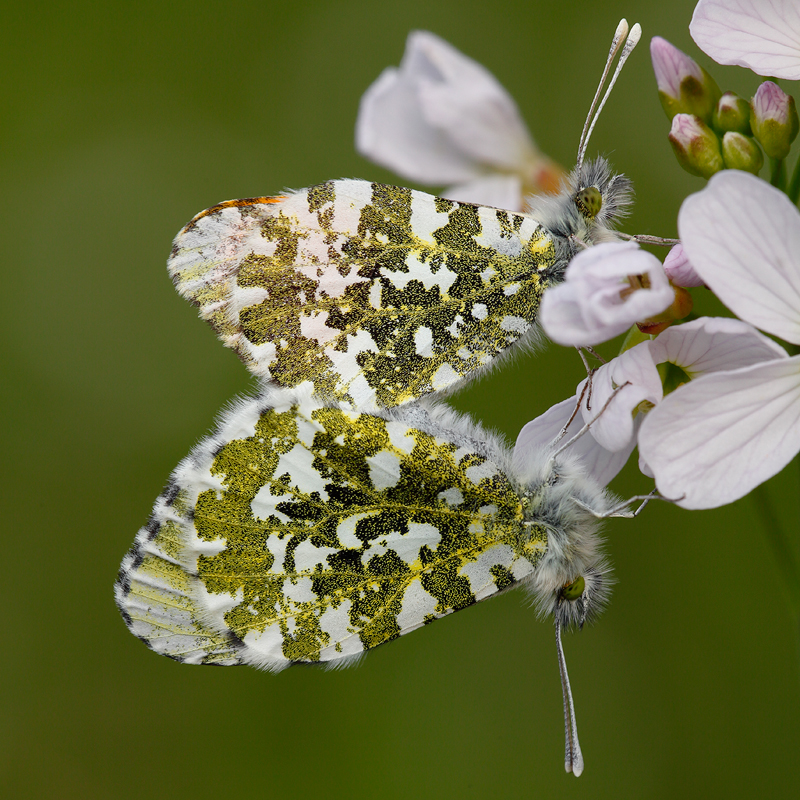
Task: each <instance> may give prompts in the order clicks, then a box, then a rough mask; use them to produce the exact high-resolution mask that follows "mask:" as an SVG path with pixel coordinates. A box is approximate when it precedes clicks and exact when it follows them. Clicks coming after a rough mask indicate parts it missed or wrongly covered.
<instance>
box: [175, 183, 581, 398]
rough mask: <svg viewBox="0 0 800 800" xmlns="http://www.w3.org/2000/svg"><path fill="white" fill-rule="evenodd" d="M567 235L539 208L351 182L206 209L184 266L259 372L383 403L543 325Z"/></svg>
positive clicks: (468, 367) (187, 236)
mask: <svg viewBox="0 0 800 800" xmlns="http://www.w3.org/2000/svg"><path fill="white" fill-rule="evenodd" d="M566 247H567V244H566V243H565V242H564V241H563V240H561V239H560V238H558V237H554V236H553V235H552V234H551V233H549V232H548V231H547V230H546V229H545V228H543V227H542V226H541V225H540V224H539V223H537V222H536V221H535V220H534V219H533V218H532V217H530V216H526V215H521V214H513V213H511V212H507V211H501V210H499V209H494V208H487V207H482V206H474V205H470V204H465V203H455V202H453V201H450V200H443V199H442V198H437V197H433V196H431V195H428V194H424V193H422V192H416V191H412V190H410V189H401V188H398V187H394V186H384V185H381V184H375V183H368V182H366V181H355V180H340V181H331V182H328V183H325V184H322V185H320V186H315V187H312V188H310V189H304V190H301V191H298V192H293V193H291V194H288V195H287V196H285V197H276V198H255V199H251V200H236V201H231V202H228V203H222V204H221V205H218V206H214V207H213V208H210V209H208V210H207V211H204V212H203V213H201V214H199V215H198V216H197V217H195V219H194V220H192V221H191V222H190V223H189V224H188V225H187V226H186V228H184V230H183V231H181V233H180V234H178V236H177V238H176V240H175V244H174V247H173V251H172V255H171V257H170V259H169V271H170V274H171V276H172V278H173V280H174V281H175V284H176V287H177V289H178V291H179V292H180V293H181V295H183V296H184V297H185V298H187V299H188V300H189V301H190V302H192V303H194V304H195V305H197V306H199V308H200V314H201V316H202V317H204V318H205V319H207V320H208V321H209V322H210V323H211V325H212V327H213V328H214V329H215V330H216V332H217V333H218V335H219V336H220V338H221V339H222V341H223V342H224V343H225V344H226V345H227V346H228V347H231V348H233V349H234V350H235V351H236V352H237V353H238V354H239V356H240V357H241V358H242V360H243V361H244V362H245V364H246V365H247V366H248V368H249V369H250V370H252V371H253V372H254V373H255V374H257V375H259V376H261V377H264V378H267V379H269V380H271V381H273V382H274V384H276V385H278V386H282V387H295V386H298V385H300V384H302V383H304V382H306V381H308V382H310V384H311V385H312V386H313V388H314V390H315V391H316V392H317V393H318V394H319V395H320V396H322V397H327V398H329V399H334V400H336V401H338V402H340V403H346V404H349V405H351V407H355V408H359V409H360V410H375V409H378V408H391V407H394V406H398V405H401V404H403V403H406V402H408V401H411V400H415V399H417V398H419V397H421V396H423V395H425V394H428V393H431V392H446V391H448V390H452V389H453V388H455V387H456V386H457V385H458V384H459V383H461V382H463V381H465V380H468V379H469V378H471V377H473V376H474V375H475V374H476V372H478V371H480V370H482V369H484V368H486V367H488V366H490V365H492V364H493V362H495V360H496V359H497V358H498V357H499V356H501V355H502V354H503V353H505V352H507V350H508V348H509V346H510V345H513V344H515V343H517V342H519V341H520V340H525V339H530V338H531V337H532V336H534V335H535V331H536V328H535V320H536V314H537V310H538V307H539V301H540V298H541V295H542V292H543V291H544V289H545V288H546V287H547V286H548V285H550V284H551V283H553V282H556V281H558V280H560V279H561V273H562V272H563V269H564V266H565V264H566V262H567V260H568V259H567V257H566V256H565V252H564V250H565V248H566Z"/></svg>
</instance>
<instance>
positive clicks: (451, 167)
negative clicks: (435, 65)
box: [356, 31, 480, 184]
mask: <svg viewBox="0 0 800 800" xmlns="http://www.w3.org/2000/svg"><path fill="white" fill-rule="evenodd" d="M420 37H422V39H423V41H428V37H430V38H432V39H436V37H434V36H433V34H424V33H423V32H422V31H417V32H415V33H412V34H410V35H409V37H408V43H407V49H406V53H405V55H404V56H403V62H402V64H401V66H400V69H395V68H394V67H390V68H388V69H385V70H384V71H383V72H382V73H381V75H380V76H379V77H378V79H377V80H376V81H375V83H373V84H372V85H371V86H370V87H369V88H368V89H367V91H366V92H365V93H364V96H363V97H362V98H361V104H360V106H359V109H358V119H357V120H356V149H357V150H358V151H359V153H361V155H363V156H365V157H366V158H369V159H370V160H371V161H374V162H375V163H376V164H380V165H381V166H384V167H388V168H389V169H391V170H394V171H395V172H396V173H397V174H398V175H402V176H403V177H405V178H408V179H410V180H412V181H416V182H418V183H424V184H447V183H459V182H461V181H468V180H471V179H473V178H476V177H478V175H479V174H480V171H479V169H478V165H476V164H475V162H474V160H473V159H472V158H471V157H470V156H468V155H465V154H464V153H462V152H461V151H460V150H458V149H457V148H454V147H453V143H452V141H451V139H450V137H449V135H448V133H447V132H446V131H442V130H440V129H438V128H436V127H434V126H432V125H431V124H430V123H429V122H428V120H427V119H426V118H425V115H424V113H423V109H422V105H421V103H420V98H419V85H418V75H417V73H416V70H415V69H412V67H413V66H415V65H418V64H419V61H420V59H419V58H417V54H416V48H417V45H418V44H419V42H420ZM442 44H443V45H445V46H448V47H449V45H446V43H444V42H442ZM409 62H410V64H409ZM419 68H420V69H421V68H422V65H420V66H419Z"/></svg>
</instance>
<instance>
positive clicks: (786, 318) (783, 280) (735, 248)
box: [678, 170, 800, 343]
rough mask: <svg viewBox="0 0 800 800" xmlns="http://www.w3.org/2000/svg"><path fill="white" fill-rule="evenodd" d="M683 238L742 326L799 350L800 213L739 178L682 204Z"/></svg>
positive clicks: (713, 184)
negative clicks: (775, 337)
mask: <svg viewBox="0 0 800 800" xmlns="http://www.w3.org/2000/svg"><path fill="white" fill-rule="evenodd" d="M678 231H679V233H680V238H681V241H682V243H683V247H684V250H685V251H686V254H687V256H688V257H689V260H690V261H691V263H692V266H693V267H694V269H695V271H696V272H697V274H698V275H699V276H700V277H701V278H702V279H703V282H704V283H705V284H706V285H707V286H709V287H710V288H711V289H712V290H713V291H714V293H715V294H716V295H717V296H718V297H719V299H720V300H722V302H723V303H725V305H726V306H728V308H730V309H731V311H733V312H734V313H735V314H737V315H738V316H739V317H741V318H742V319H743V320H745V321H747V322H749V323H751V324H753V325H755V326H757V327H758V328H761V329H762V330H764V331H766V332H767V333H772V334H774V335H776V336H780V337H781V338H783V339H786V340H787V341H790V342H794V343H800V213H798V211H797V209H796V208H795V207H794V206H793V205H792V203H791V201H790V200H789V198H788V197H786V195H785V194H783V192H780V191H778V190H777V189H775V188H773V187H772V186H770V185H769V184H768V183H766V182H765V181H762V180H761V179H759V178H756V177H755V176H754V175H749V174H747V173H745V172H739V171H738V170H725V171H724V172H721V173H719V174H718V175H715V176H714V177H713V178H712V179H711V180H710V181H709V183H708V186H707V187H706V188H705V189H703V190H702V191H700V192H698V193H697V194H693V195H691V196H690V197H687V198H686V200H684V202H683V205H682V206H681V210H680V213H679V215H678Z"/></svg>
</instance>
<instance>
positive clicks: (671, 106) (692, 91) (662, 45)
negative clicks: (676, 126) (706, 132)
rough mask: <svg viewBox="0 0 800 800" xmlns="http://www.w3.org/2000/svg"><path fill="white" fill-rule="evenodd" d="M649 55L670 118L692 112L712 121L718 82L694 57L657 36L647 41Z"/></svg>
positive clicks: (659, 93)
mask: <svg viewBox="0 0 800 800" xmlns="http://www.w3.org/2000/svg"><path fill="white" fill-rule="evenodd" d="M650 57H651V59H652V61H653V72H655V75H656V83H657V84H658V96H659V98H660V100H661V105H662V106H663V107H664V111H666V112H667V116H668V117H669V118H670V119H672V118H673V117H674V116H675V115H676V114H694V115H695V116H698V117H700V118H701V119H702V120H704V121H705V122H711V115H712V113H713V110H714V106H716V104H717V101H718V100H719V98H720V96H721V95H722V92H721V91H720V88H719V86H717V82H716V81H715V80H714V79H713V78H712V77H711V76H710V75H709V74H708V73H707V72H706V71H705V70H704V69H703V68H702V67H701V66H700V65H699V64H698V63H697V62H696V61H695V60H694V59H692V58H689V56H687V55H686V53H684V52H682V51H680V50H678V48H677V47H675V46H674V45H672V44H670V43H669V42H668V41H667V40H666V39H662V38H661V37H660V36H654V37H653V39H652V40H651V41H650Z"/></svg>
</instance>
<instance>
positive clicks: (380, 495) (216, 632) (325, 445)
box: [117, 392, 546, 670]
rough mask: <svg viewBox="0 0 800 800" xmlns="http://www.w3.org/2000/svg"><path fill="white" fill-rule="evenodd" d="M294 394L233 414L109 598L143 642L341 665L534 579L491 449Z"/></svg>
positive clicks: (532, 538)
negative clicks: (485, 452)
mask: <svg viewBox="0 0 800 800" xmlns="http://www.w3.org/2000/svg"><path fill="white" fill-rule="evenodd" d="M290 394H293V393H288V392H282V393H280V394H278V393H275V395H276V396H277V401H276V400H275V399H272V400H270V401H269V402H267V401H265V400H264V398H259V399H257V400H249V401H245V402H243V403H240V404H239V405H238V406H237V407H236V408H235V409H234V410H233V411H232V412H229V413H228V415H227V416H226V418H224V419H223V421H222V423H221V426H220V430H219V431H218V432H217V433H216V434H215V435H214V436H212V437H211V438H210V439H208V440H206V441H205V442H203V443H202V444H201V445H200V446H199V447H198V448H196V450H195V451H194V452H193V453H192V454H191V455H190V456H189V457H188V458H187V459H185V460H184V462H183V463H182V464H181V465H180V466H179V467H178V469H177V470H176V472H175V474H174V476H173V481H172V484H171V488H170V489H169V490H168V492H167V493H166V494H165V497H163V498H161V499H160V500H159V502H158V503H157V504H156V510H155V513H154V517H153V521H152V523H151V525H150V526H148V527H147V528H145V529H143V531H142V532H140V534H139V537H138V538H137V542H136V544H135V545H134V548H133V550H132V552H131V554H129V555H128V556H127V557H126V560H125V562H124V563H123V569H122V571H121V574H120V580H119V581H118V585H117V599H118V603H119V605H120V608H121V609H122V612H123V615H124V616H125V618H126V621H127V622H128V625H129V626H130V628H131V630H132V631H133V632H134V633H135V634H137V635H138V636H140V638H142V639H144V640H145V641H146V643H147V644H149V646H150V647H152V648H153V649H155V650H157V651H159V652H161V653H164V654H165V655H169V656H172V657H173V658H177V659H179V660H186V661H191V662H193V663H207V662H214V663H223V664H230V663H249V664H252V665H254V666H258V667H262V668H266V669H273V670H277V669H282V668H283V667H285V666H289V665H290V664H292V663H295V662H335V661H337V660H340V659H345V661H344V662H343V663H346V660H347V659H348V658H353V657H358V655H359V654H361V653H363V652H364V651H365V650H368V649H370V648H372V647H375V646H377V645H379V644H382V643H383V642H387V641H390V640H391V639H394V638H396V637H398V636H401V635H403V634H404V633H408V632H409V631H411V630H414V629H415V628H418V627H419V626H421V625H423V624H425V623H427V622H430V621H432V620H434V619H437V618H439V617H441V616H444V615H446V614H449V613H451V612H453V611H458V610H460V609H462V608H465V607H467V606H469V605H471V604H472V603H474V602H476V601H478V600H482V599H484V598H486V597H489V596H491V595H492V594H494V593H496V592H497V591H499V590H501V589H504V588H506V587H508V586H510V585H512V584H513V583H515V582H516V581H518V580H521V579H522V578H524V577H526V576H528V575H530V574H531V572H532V571H533V569H534V567H535V565H536V563H538V560H539V559H540V558H541V555H542V553H543V552H544V550H545V548H546V540H545V534H544V531H543V530H541V529H538V528H535V527H534V528H531V527H530V526H526V525H524V524H523V510H522V504H521V502H520V499H519V496H518V495H517V492H516V491H515V489H514V487H513V486H512V485H511V483H510V482H509V480H508V478H507V477H506V476H505V475H504V474H503V473H502V472H501V471H500V470H499V468H498V467H497V465H496V464H494V463H493V462H492V461H490V460H489V459H488V458H487V457H486V456H484V455H482V454H480V453H478V452H477V451H476V450H475V449H474V448H472V447H467V446H463V445H462V446H459V445H457V444H456V443H454V442H453V441H450V440H448V439H447V438H445V437H443V436H438V437H436V436H433V435H431V434H429V433H425V432H423V431H422V430H420V429H418V428H415V427H412V426H410V425H409V424H406V423H405V422H402V421H399V420H397V419H394V420H387V419H384V418H382V417H379V416H373V415H370V414H365V413H357V412H349V411H345V410H341V409H338V408H325V407H322V406H321V405H319V404H316V403H312V402H309V401H304V402H303V403H301V404H300V405H297V404H294V401H293V399H292V397H289V398H287V395H290Z"/></svg>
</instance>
